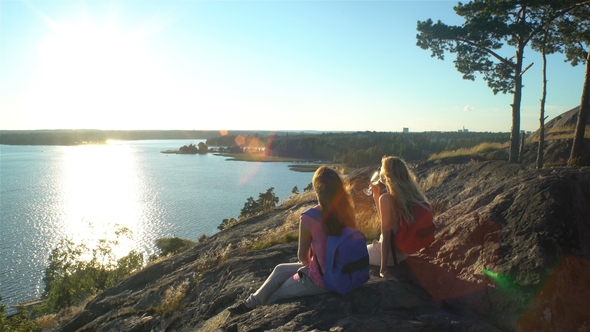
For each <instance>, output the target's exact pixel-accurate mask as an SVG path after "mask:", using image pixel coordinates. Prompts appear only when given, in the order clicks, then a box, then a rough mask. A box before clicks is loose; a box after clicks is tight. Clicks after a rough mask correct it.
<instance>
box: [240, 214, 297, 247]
mask: <svg viewBox="0 0 590 332" xmlns="http://www.w3.org/2000/svg"><path fill="white" fill-rule="evenodd" d="M307 209H308V207H306V206H304V207H300V208H299V209H297V210H295V211H291V213H289V215H288V216H287V219H286V220H285V223H284V224H283V225H281V226H280V227H277V228H274V229H271V230H269V231H268V232H266V233H264V234H262V235H260V236H259V237H258V238H257V239H256V240H255V241H253V242H252V243H251V244H250V249H252V250H260V249H265V248H268V247H271V246H273V245H275V244H279V243H289V242H295V241H297V240H299V216H300V215H301V213H303V211H305V210H307Z"/></svg>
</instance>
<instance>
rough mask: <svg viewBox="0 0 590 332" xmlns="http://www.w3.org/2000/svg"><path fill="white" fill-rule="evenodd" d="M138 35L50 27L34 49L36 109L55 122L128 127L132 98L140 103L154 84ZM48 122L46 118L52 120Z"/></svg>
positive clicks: (110, 28)
mask: <svg viewBox="0 0 590 332" xmlns="http://www.w3.org/2000/svg"><path fill="white" fill-rule="evenodd" d="M140 41H141V38H139V36H137V34H134V33H129V34H124V33H122V32H121V31H119V30H118V29H117V27H116V25H114V24H105V25H104V26H97V25H92V24H90V23H88V22H82V23H76V24H59V25H58V24H55V29H54V31H53V32H52V33H51V34H49V35H48V36H47V37H46V38H45V39H44V40H43V41H42V42H41V44H40V46H39V56H40V59H41V63H42V68H43V79H42V82H41V84H40V87H39V89H38V93H37V94H38V95H37V100H39V103H40V104H39V107H43V108H44V109H46V112H45V114H47V117H48V118H51V119H53V120H54V121H59V122H60V123H61V126H62V127H63V124H64V123H67V122H71V123H77V125H76V126H80V123H84V121H86V123H88V124H87V126H89V128H90V127H92V128H98V127H108V124H109V123H112V122H114V120H116V122H119V123H129V122H131V121H133V118H134V117H135V116H136V115H135V114H131V113H129V112H121V110H123V109H125V110H134V109H137V108H138V107H137V106H136V105H134V102H136V101H137V100H143V99H145V97H144V95H145V94H146V91H149V89H150V84H151V82H153V81H154V80H158V79H159V77H158V75H157V70H156V69H155V68H156V67H157V66H155V65H154V64H153V61H151V59H150V58H149V56H148V54H147V53H146V52H145V51H144V50H142V49H141V47H140V46H141V45H140ZM51 119H49V120H51Z"/></svg>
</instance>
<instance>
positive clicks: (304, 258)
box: [297, 221, 311, 264]
mask: <svg viewBox="0 0 590 332" xmlns="http://www.w3.org/2000/svg"><path fill="white" fill-rule="evenodd" d="M310 249H311V231H310V230H309V229H307V227H305V225H304V224H303V222H302V221H299V249H298V250H297V258H298V259H299V262H301V263H302V264H307V263H309V261H310V260H311V257H310V251H311V250H310Z"/></svg>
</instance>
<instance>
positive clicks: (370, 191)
mask: <svg viewBox="0 0 590 332" xmlns="http://www.w3.org/2000/svg"><path fill="white" fill-rule="evenodd" d="M379 171H380V170H377V171H376V172H375V173H373V176H371V181H369V187H368V188H365V189H363V192H364V193H365V195H367V196H371V195H373V189H372V187H371V185H374V186H376V185H377V184H379Z"/></svg>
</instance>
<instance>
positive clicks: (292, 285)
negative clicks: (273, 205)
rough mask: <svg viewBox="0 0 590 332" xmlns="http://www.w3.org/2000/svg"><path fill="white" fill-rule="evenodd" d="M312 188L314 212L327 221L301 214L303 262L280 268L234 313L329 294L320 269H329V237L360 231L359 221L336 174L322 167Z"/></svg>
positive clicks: (298, 252) (287, 264)
mask: <svg viewBox="0 0 590 332" xmlns="http://www.w3.org/2000/svg"><path fill="white" fill-rule="evenodd" d="M312 184H313V189H314V191H315V193H316V196H317V199H318V202H319V205H317V206H315V207H313V208H312V209H316V210H319V211H320V212H321V215H322V220H323V221H322V220H316V219H314V218H312V217H311V216H309V215H307V214H305V213H303V214H301V217H300V223H299V249H298V251H297V257H298V259H299V261H298V262H297V263H285V264H279V265H277V266H276V267H275V268H274V270H273V271H272V273H271V274H270V276H268V278H267V279H266V281H265V282H264V284H262V286H260V288H259V289H258V290H257V291H256V292H255V293H253V294H251V295H250V296H249V297H248V298H247V299H246V300H245V301H243V302H239V303H237V304H236V305H234V306H232V307H230V308H228V310H229V311H230V312H232V313H244V312H248V311H250V310H252V309H254V308H255V307H256V306H259V305H264V304H271V303H274V302H276V301H277V300H280V299H285V298H292V297H300V296H307V295H315V294H321V293H326V292H329V290H328V289H326V288H325V287H324V282H323V280H322V276H321V272H320V268H321V271H323V270H324V267H325V258H326V242H327V239H328V236H329V235H340V234H341V232H342V230H343V229H344V227H356V220H355V214H354V209H353V205H352V199H351V198H350V196H349V195H348V193H347V191H346V190H345V187H344V183H343V181H342V179H341V178H340V175H338V173H336V171H334V170H333V169H330V168H328V167H326V166H321V167H320V168H318V169H317V171H316V172H315V174H314V176H313V180H312ZM312 253H313V254H312Z"/></svg>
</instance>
